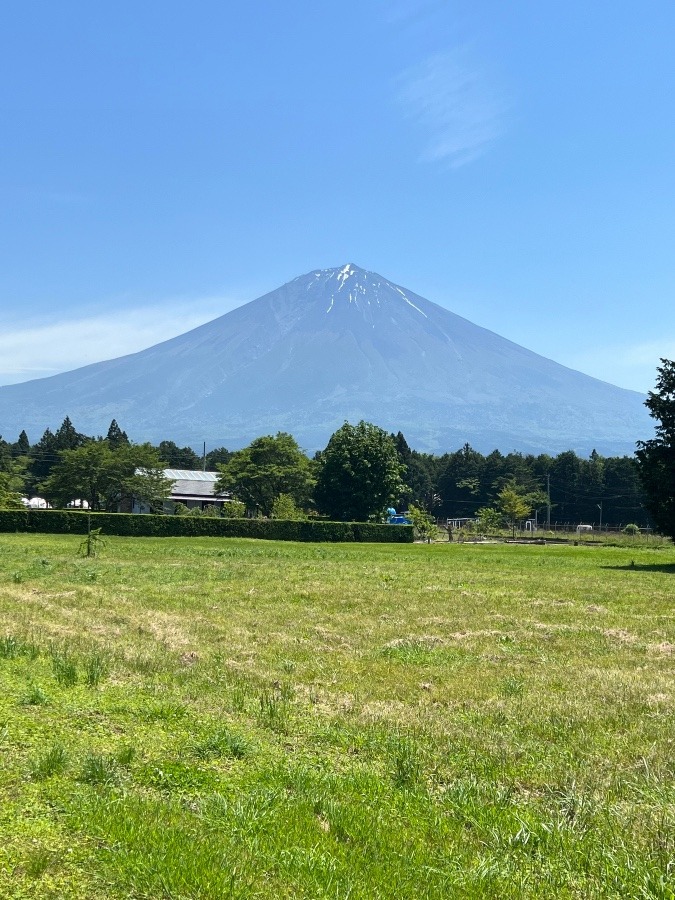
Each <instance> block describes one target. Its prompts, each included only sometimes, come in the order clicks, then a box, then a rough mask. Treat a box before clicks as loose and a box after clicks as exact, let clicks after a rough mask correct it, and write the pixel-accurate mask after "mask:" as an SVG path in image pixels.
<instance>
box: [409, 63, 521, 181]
mask: <svg viewBox="0 0 675 900" xmlns="http://www.w3.org/2000/svg"><path fill="white" fill-rule="evenodd" d="M397 98H398V101H399V102H400V103H401V104H402V106H403V108H404V110H405V112H406V114H407V116H408V117H409V118H410V119H411V120H412V121H414V122H416V123H417V124H418V125H419V126H420V128H421V129H422V130H423V131H425V132H426V134H427V146H426V148H425V150H424V151H423V153H422V159H423V160H424V161H426V162H443V163H446V164H448V165H450V166H451V167H452V168H459V167H460V166H464V165H466V164H467V163H470V162H473V160H475V159H477V158H478V157H479V156H481V155H482V154H483V153H485V151H486V150H487V148H488V146H489V145H490V144H491V143H492V142H493V141H495V140H496V139H497V138H499V137H500V136H501V135H502V134H503V133H504V130H505V125H506V115H507V112H508V108H509V104H508V102H507V100H506V98H505V97H504V96H503V94H502V92H501V91H500V90H499V89H497V88H496V86H495V85H494V84H493V83H492V82H491V81H490V79H489V78H488V76H487V75H486V74H485V72H484V71H483V70H482V69H481V67H480V65H479V64H478V63H477V62H476V61H475V60H474V59H473V54H472V52H471V50H470V49H469V48H468V47H457V48H455V49H453V50H450V51H447V52H444V53H435V54H432V55H431V56H429V57H427V58H426V59H425V60H424V61H423V62H422V63H420V64H418V65H417V66H414V67H412V68H410V69H408V70H407V71H405V72H404V73H403V74H402V75H401V77H400V84H399V90H398V93H397Z"/></svg>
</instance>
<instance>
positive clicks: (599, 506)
mask: <svg viewBox="0 0 675 900" xmlns="http://www.w3.org/2000/svg"><path fill="white" fill-rule="evenodd" d="M595 505H596V506H597V507H598V509H599V510H600V525H599V526H598V530H599V531H600V533H601V534H602V500H601V501H600V502H599V503H596V504H595Z"/></svg>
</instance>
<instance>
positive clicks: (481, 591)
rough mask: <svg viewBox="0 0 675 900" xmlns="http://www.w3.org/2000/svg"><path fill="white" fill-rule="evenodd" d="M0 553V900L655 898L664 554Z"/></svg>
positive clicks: (664, 837) (126, 546)
mask: <svg viewBox="0 0 675 900" xmlns="http://www.w3.org/2000/svg"><path fill="white" fill-rule="evenodd" d="M79 542H80V539H79V538H75V537H68V536H40V535H38V536H27V535H2V536H0V683H1V684H2V691H1V694H0V897H2V898H19V897H21V898H24V897H25V898H101V900H102V898H172V900H178V898H226V897H242V898H243V897H246V898H248V897H260V898H296V897H298V898H336V900H337V898H345V900H346V898H354V900H356V898H454V897H458V898H472V897H481V898H482V897H488V898H530V897H538V898H547V900H548V898H568V897H569V898H571V897H575V898H584V900H585V898H593V897H616V898H622V900H623V898H664V900H665V898H670V900H672V898H674V897H675V862H673V858H674V850H675V805H674V801H675V786H674V779H673V770H674V758H675V727H674V723H675V716H674V715H673V713H674V711H675V687H674V683H673V682H674V680H673V668H674V661H675V657H674V656H673V649H674V646H675V610H674V605H675V604H674V600H675V549H674V548H673V547H672V546H670V547H663V548H661V549H658V550H657V549H642V548H640V547H639V546H633V547H624V548H621V547H619V548H617V547H600V546H579V547H573V546H561V547H556V546H518V545H513V546H507V545H499V544H494V545H488V544H486V545H477V546H475V545H453V544H437V545H431V546H426V545H399V546H393V545H392V546H388V545H344V544H343V545H310V544H303V545H299V544H280V543H273V542H255V541H244V540H217V539H168V538H165V539H136V540H133V539H125V538H108V539H107V542H106V547H105V549H104V551H103V552H102V553H101V555H99V556H98V557H97V558H95V559H87V558H82V557H79V556H78V546H79Z"/></svg>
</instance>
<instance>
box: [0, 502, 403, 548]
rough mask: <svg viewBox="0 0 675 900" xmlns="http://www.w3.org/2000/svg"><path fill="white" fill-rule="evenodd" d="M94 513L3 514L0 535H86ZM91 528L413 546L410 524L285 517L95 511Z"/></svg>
mask: <svg viewBox="0 0 675 900" xmlns="http://www.w3.org/2000/svg"><path fill="white" fill-rule="evenodd" d="M88 516H89V514H88V513H86V512H81V511H80V510H70V509H68V510H65V509H19V510H13V509H11V510H10V509H5V510H0V532H13V531H18V532H34V533H36V534H37V533H40V534H86V533H87V518H88ZM91 525H92V528H101V529H102V531H103V534H105V535H112V534H117V535H122V536H127V537H129V536H136V537H247V538H263V539H267V540H274V541H313V542H319V541H330V542H336V543H337V542H343V541H359V542H362V543H365V542H370V543H382V544H385V543H389V544H391V543H398V544H409V543H412V540H413V529H412V526H410V525H374V524H371V523H369V522H323V521H310V522H286V521H284V520H282V519H218V518H211V517H210V516H200V517H196V516H195V517H193V516H153V515H134V514H132V513H91Z"/></svg>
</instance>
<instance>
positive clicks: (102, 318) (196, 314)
mask: <svg viewBox="0 0 675 900" xmlns="http://www.w3.org/2000/svg"><path fill="white" fill-rule="evenodd" d="M239 304H240V301H235V300H231V299H223V298H204V299H202V300H199V301H194V300H191V301H190V302H189V304H188V303H186V302H185V301H176V302H174V303H168V304H162V305H161V306H159V305H152V306H146V307H143V308H141V309H129V310H120V311H119V312H110V313H103V314H99V315H94V316H82V317H80V318H73V319H70V320H66V321H59V322H47V323H38V324H36V325H33V326H22V327H12V326H11V325H8V324H5V326H4V327H2V328H1V329H0V385H1V384H14V383H17V382H21V381H28V380H30V379H33V378H45V377H47V376H49V375H56V374H57V373H59V372H67V371H70V370H72V369H77V368H79V367H80V366H86V365H89V364H90V363H94V362H100V361H102V360H105V359H114V358H115V357H118V356H126V355H127V354H129V353H135V352H137V351H139V350H144V349H145V348H146V347H151V346H152V345H153V344H158V343H160V342H161V341H166V340H169V338H172V337H176V336H177V335H179V334H184V333H185V332H186V331H190V329H192V328H196V327H197V326H199V325H202V324H204V322H208V321H210V320H211V319H214V318H216V317H217V316H219V315H223V314H224V313H226V312H228V311H229V310H231V309H234V308H235V307H236V306H238V305H239Z"/></svg>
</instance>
